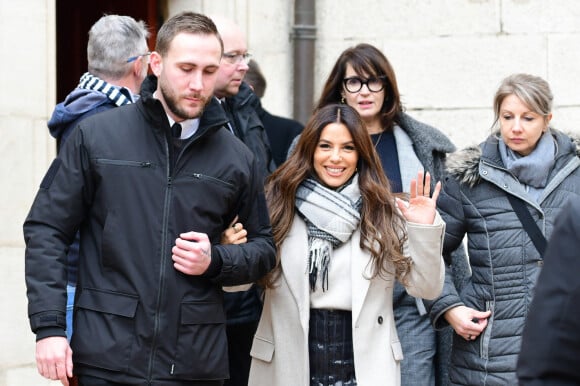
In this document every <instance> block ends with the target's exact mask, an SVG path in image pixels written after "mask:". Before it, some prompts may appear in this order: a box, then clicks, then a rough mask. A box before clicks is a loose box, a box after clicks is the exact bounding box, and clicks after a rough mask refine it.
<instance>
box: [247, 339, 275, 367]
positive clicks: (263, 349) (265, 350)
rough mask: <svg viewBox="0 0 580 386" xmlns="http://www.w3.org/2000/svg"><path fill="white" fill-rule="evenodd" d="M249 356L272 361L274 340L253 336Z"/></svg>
mask: <svg viewBox="0 0 580 386" xmlns="http://www.w3.org/2000/svg"><path fill="white" fill-rule="evenodd" d="M250 356H252V357H253V358H256V359H260V360H262V361H264V362H268V363H270V362H272V358H273V357H274V342H272V341H270V340H268V339H265V338H263V337H261V336H257V335H256V336H254V342H253V343H252V350H251V351H250Z"/></svg>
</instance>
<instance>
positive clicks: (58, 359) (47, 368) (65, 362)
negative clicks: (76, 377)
mask: <svg viewBox="0 0 580 386" xmlns="http://www.w3.org/2000/svg"><path fill="white" fill-rule="evenodd" d="M69 352H70V354H69ZM36 367H37V369H38V372H39V373H40V375H42V376H43V377H45V378H48V379H52V380H60V381H61V383H62V384H63V385H68V379H67V374H70V376H71V377H72V350H71V349H70V346H69V345H68V341H67V340H66V338H65V337H60V336H53V337H48V338H44V339H41V340H39V341H38V342H36Z"/></svg>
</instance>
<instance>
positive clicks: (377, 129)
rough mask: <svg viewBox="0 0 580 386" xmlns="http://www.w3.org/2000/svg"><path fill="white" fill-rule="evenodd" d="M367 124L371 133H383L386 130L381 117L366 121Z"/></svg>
mask: <svg viewBox="0 0 580 386" xmlns="http://www.w3.org/2000/svg"><path fill="white" fill-rule="evenodd" d="M365 125H366V126H367V131H368V133H369V134H378V133H382V132H383V130H384V128H383V125H382V124H381V120H380V118H373V119H371V120H368V121H365Z"/></svg>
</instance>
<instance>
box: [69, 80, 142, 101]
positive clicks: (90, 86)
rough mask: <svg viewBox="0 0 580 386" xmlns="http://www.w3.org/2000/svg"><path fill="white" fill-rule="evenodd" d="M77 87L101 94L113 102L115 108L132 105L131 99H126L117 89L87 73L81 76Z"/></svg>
mask: <svg viewBox="0 0 580 386" xmlns="http://www.w3.org/2000/svg"><path fill="white" fill-rule="evenodd" d="M77 87H78V88H82V89H85V90H92V91H98V92H101V93H103V94H105V95H106V96H107V98H109V99H110V100H111V101H113V103H114V104H115V105H117V107H118V106H123V105H127V104H129V103H132V101H131V99H129V98H127V96H125V95H124V94H123V92H122V91H121V90H120V89H119V88H118V87H115V86H113V85H111V84H109V83H107V82H105V81H104V80H102V79H101V78H99V77H98V76H94V75H91V74H89V73H88V72H85V73H84V74H83V76H81V80H80V81H79V85H78V86H77Z"/></svg>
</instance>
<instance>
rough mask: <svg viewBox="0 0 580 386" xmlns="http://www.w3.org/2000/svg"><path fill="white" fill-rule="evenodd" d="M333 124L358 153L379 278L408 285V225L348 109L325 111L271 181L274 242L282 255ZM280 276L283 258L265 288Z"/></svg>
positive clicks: (366, 238)
mask: <svg viewBox="0 0 580 386" xmlns="http://www.w3.org/2000/svg"><path fill="white" fill-rule="evenodd" d="M331 123H342V124H344V125H345V126H346V128H347V129H348V131H349V132H350V134H351V136H352V139H353V142H354V146H355V148H356V150H357V152H358V156H359V159H358V162H357V170H358V183H359V189H360V192H361V196H362V208H361V223H360V230H361V242H360V247H361V249H366V250H368V251H370V253H371V256H372V261H373V263H372V264H373V277H375V276H377V275H380V276H382V277H384V276H385V273H387V272H388V273H393V274H395V275H396V276H397V277H398V278H399V279H401V280H403V281H404V277H405V275H406V274H407V273H408V272H409V270H410V267H411V260H410V258H408V257H405V256H404V255H403V254H402V251H403V243H404V241H405V239H406V234H405V230H404V221H403V218H402V217H401V215H400V214H399V212H398V210H397V209H396V208H395V196H394V195H393V193H391V187H390V185H389V182H388V180H387V178H386V177H385V173H384V171H383V168H382V166H381V162H380V160H379V158H378V156H377V154H376V152H375V151H374V148H373V144H372V142H371V139H370V136H369V135H368V133H367V131H366V127H365V125H364V123H363V121H362V120H361V118H360V116H359V115H358V113H357V112H356V110H354V109H353V108H352V107H350V106H348V105H345V104H331V105H328V106H324V107H321V108H320V109H318V110H317V111H316V112H315V113H314V115H313V116H312V117H311V118H310V120H309V121H308V123H307V124H306V126H305V128H304V130H303V131H302V134H301V136H300V139H299V140H298V143H297V144H296V148H295V149H294V151H293V152H292V154H291V155H290V157H289V158H288V159H287V160H286V162H284V163H283V164H282V165H280V167H279V168H278V169H276V171H274V173H272V174H271V175H270V176H269V177H268V178H267V180H266V199H267V202H268V208H269V211H270V220H271V223H272V231H273V235H274V241H275V243H276V246H277V247H278V251H280V247H281V245H282V243H283V242H284V239H285V238H286V236H287V235H288V232H289V231H290V228H291V226H292V222H293V221H294V216H295V213H296V209H295V200H296V190H297V189H298V187H299V185H300V184H301V183H302V181H304V180H305V179H307V178H309V177H310V176H311V175H313V174H315V172H314V165H313V163H314V152H315V150H316V148H317V146H318V143H319V140H320V135H321V133H322V130H323V129H324V128H325V127H326V126H328V125H329V124H331ZM279 275H280V256H278V263H277V265H276V268H275V269H274V270H273V271H272V272H271V273H270V274H269V275H268V276H266V278H265V279H264V280H262V282H261V284H262V285H264V286H265V287H267V288H272V287H273V284H274V282H275V280H276V279H277V277H278V276H279Z"/></svg>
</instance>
